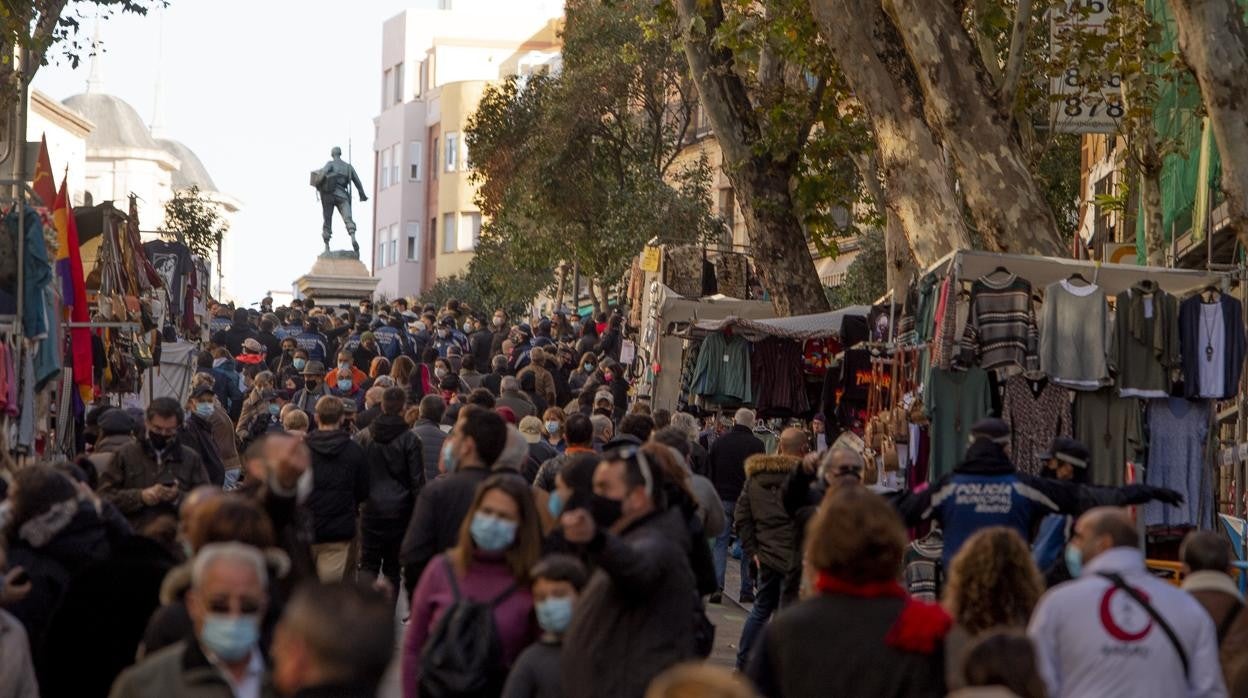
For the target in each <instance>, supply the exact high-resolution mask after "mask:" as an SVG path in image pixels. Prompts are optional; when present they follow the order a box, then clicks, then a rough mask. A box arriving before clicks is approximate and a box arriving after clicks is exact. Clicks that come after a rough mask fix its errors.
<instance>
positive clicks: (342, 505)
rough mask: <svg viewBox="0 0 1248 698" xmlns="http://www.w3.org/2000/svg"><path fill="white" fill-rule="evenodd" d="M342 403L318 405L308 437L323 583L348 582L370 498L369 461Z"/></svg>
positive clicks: (330, 400) (316, 552) (331, 400)
mask: <svg viewBox="0 0 1248 698" xmlns="http://www.w3.org/2000/svg"><path fill="white" fill-rule="evenodd" d="M345 411H346V410H345V408H344V407H343V404H342V400H341V399H339V398H336V397H332V396H326V397H322V398H321V399H320V400H318V401H317V403H316V431H313V432H311V433H309V434H308V436H307V439H306V441H307V444H308V448H309V449H311V450H312V493H311V494H309V495H308V501H307V506H308V509H309V510H310V511H311V512H312V520H313V522H314V523H315V531H316V533H315V537H314V540H315V543H313V545H312V556H313V557H314V558H315V559H316V574H317V576H318V577H320V578H321V581H322V582H337V581H341V580H342V576H343V573H344V572H346V569H347V551H348V549H349V548H350V547H351V540H352V539H354V538H355V516H356V512H357V511H358V510H359V506H360V503H361V502H363V501H364V500H365V499H367V498H368V462H367V461H366V460H365V458H364V449H363V448H361V447H360V445H359V444H357V443H355V442H354V441H352V440H351V435H350V434H348V433H347V432H346V431H344V430H343V429H342V417H343V413H344V412H345Z"/></svg>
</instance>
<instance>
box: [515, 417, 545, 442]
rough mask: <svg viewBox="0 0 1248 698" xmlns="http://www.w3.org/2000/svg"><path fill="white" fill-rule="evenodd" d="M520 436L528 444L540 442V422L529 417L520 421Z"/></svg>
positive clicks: (535, 418)
mask: <svg viewBox="0 0 1248 698" xmlns="http://www.w3.org/2000/svg"><path fill="white" fill-rule="evenodd" d="M519 428H520V435H521V436H523V437H524V440H525V441H526V442H528V443H531V444H535V443H537V442H538V441H541V440H542V420H540V419H538V418H537V417H534V416H533V415H529V416H528V417H525V418H524V419H522V420H520V427H519Z"/></svg>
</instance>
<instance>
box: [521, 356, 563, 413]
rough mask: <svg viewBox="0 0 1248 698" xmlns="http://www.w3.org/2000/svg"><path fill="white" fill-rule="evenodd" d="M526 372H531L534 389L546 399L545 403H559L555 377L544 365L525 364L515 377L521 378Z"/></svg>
mask: <svg viewBox="0 0 1248 698" xmlns="http://www.w3.org/2000/svg"><path fill="white" fill-rule="evenodd" d="M526 373H532V374H533V384H534V386H535V388H534V389H535V390H536V392H537V394H538V395H541V396H542V399H543V400H545V401H546V404H547V405H557V404H559V403H558V398H559V393H558V390H557V388H556V386H555V377H554V376H553V375H551V373H550V371H549V370H547V369H546V367H545V366H539V365H537V364H533V363H531V364H529V365H528V366H526V367H525V368H524V370H523V371H521V372H519V373H517V374H516V378H517V379H520V378H523V376H524V374H526ZM535 404H536V403H535ZM538 416H539V417H540V416H541V415H540V414H539V415H538Z"/></svg>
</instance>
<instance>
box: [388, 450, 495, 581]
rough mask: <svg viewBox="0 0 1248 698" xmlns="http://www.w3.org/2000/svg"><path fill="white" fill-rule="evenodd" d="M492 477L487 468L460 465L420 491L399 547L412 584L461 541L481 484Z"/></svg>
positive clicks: (401, 560)
mask: <svg viewBox="0 0 1248 698" xmlns="http://www.w3.org/2000/svg"><path fill="white" fill-rule="evenodd" d="M489 476H490V471H489V470H487V469H486V468H459V469H457V470H456V471H455V472H453V473H448V474H446V475H444V476H443V477H440V478H438V479H437V480H434V481H433V482H430V483H428V484H427V485H425V486H424V487H423V488H422V489H421V490H420V494H419V495H418V496H417V497H416V508H415V509H414V510H413V511H412V519H411V521H409V522H408V525H407V532H406V533H405V534H404V535H403V543H402V545H400V546H399V563H400V564H401V565H403V573H404V575H405V579H407V580H408V582H407V583H408V584H415V583H416V580H418V579H420V575H421V573H423V572H424V571H425V566H426V565H428V564H429V561H430V560H432V559H433V556H434V555H437V554H438V553H441V552H444V551H446V549H447V548H449V547H451V546H453V545H455V543H456V542H458V540H459V527H460V525H462V524H463V522H464V517H465V516H467V515H468V509H469V508H470V507H471V506H472V498H473V497H474V496H475V495H476V493H477V486H478V485H480V484H481V483H482V482H484V481H485V479H486V478H487V477H489Z"/></svg>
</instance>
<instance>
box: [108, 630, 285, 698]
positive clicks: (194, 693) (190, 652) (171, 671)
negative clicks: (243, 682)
mask: <svg viewBox="0 0 1248 698" xmlns="http://www.w3.org/2000/svg"><path fill="white" fill-rule="evenodd" d="M260 695H261V696H262V697H263V698H276V696H277V692H276V691H275V690H274V689H273V682H272V680H271V679H270V677H269V674H268V672H267V671H266V672H265V675H264V678H263V679H262V682H261V688H260ZM149 696H177V697H178V698H234V690H233V689H232V688H230V684H229V683H227V682H226V680H225V677H224V676H222V675H221V673H220V672H219V671H218V670H217V668H216V667H214V666H213V665H212V663H211V662H209V661H208V658H207V657H205V656H204V651H203V649H201V648H200V646H199V642H197V641H196V640H195V639H194V638H190V639H187V640H185V641H183V642H179V643H177V644H176V645H172V646H170V647H166V648H165V649H163V650H161V651H159V652H157V653H156V654H153V655H152V656H150V657H148V658H147V659H144V660H143V661H141V662H139V663H138V664H136V665H134V666H133V667H131V668H129V669H127V670H126V671H125V672H124V673H122V675H121V676H119V677H117V683H115V684H113V691H112V693H110V694H109V698H148V697H149Z"/></svg>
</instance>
